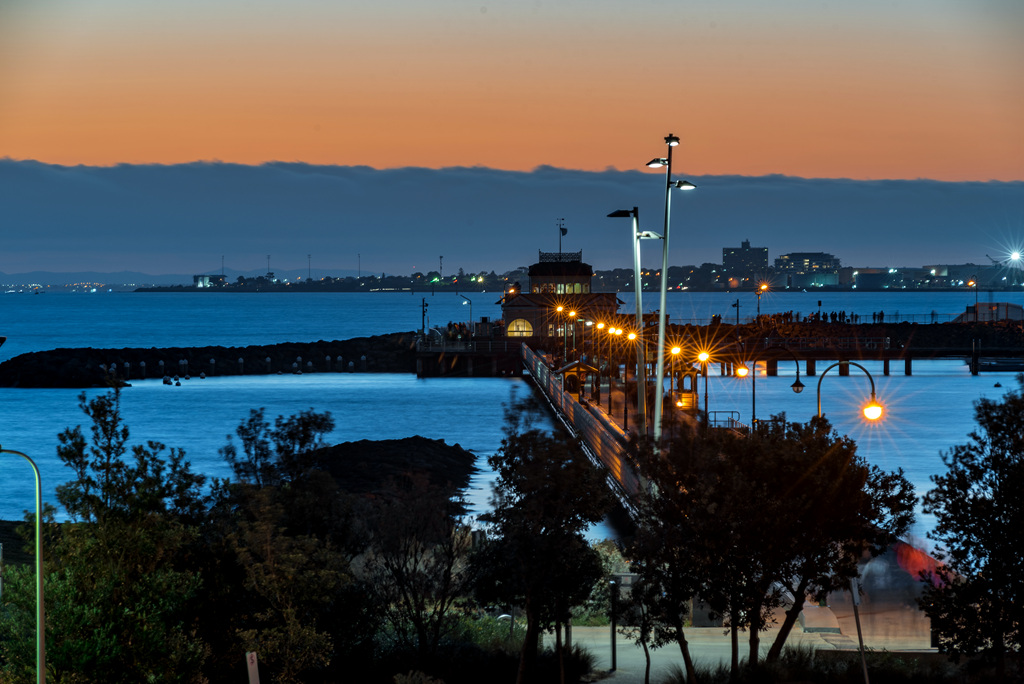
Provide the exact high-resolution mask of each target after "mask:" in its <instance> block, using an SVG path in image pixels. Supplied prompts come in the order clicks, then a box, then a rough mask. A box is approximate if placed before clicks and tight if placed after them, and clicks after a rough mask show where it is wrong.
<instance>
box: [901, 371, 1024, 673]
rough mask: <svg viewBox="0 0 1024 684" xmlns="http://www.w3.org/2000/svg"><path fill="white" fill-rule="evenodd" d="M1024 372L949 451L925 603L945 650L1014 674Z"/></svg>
mask: <svg viewBox="0 0 1024 684" xmlns="http://www.w3.org/2000/svg"><path fill="white" fill-rule="evenodd" d="M1022 388H1024V376H1018V389H1017V390H1010V391H1008V392H1007V393H1006V394H1005V396H1003V398H1002V399H1001V400H993V399H980V400H979V401H978V402H977V403H976V404H975V409H974V415H975V421H976V422H977V424H978V429H977V430H975V431H974V432H971V433H970V435H969V439H970V441H969V442H967V443H966V444H960V445H957V446H954V447H953V448H952V449H951V450H950V451H949V452H946V453H944V454H942V461H943V463H944V464H945V466H946V472H945V473H944V474H941V475H933V476H932V478H931V479H932V482H933V483H934V484H935V488H934V489H932V490H930V491H929V492H928V493H927V494H926V495H925V497H924V511H925V512H926V513H931V514H933V515H935V517H936V524H935V529H934V531H932V532H930V533H929V535H928V536H929V537H930V538H932V539H934V540H935V541H936V542H938V547H937V549H936V558H937V559H938V560H939V561H941V564H940V565H939V567H938V568H937V570H936V572H935V573H934V574H932V575H926V576H925V578H924V579H925V582H926V586H925V592H924V595H923V596H922V597H921V599H920V604H921V607H922V609H923V610H924V611H925V613H926V614H927V615H928V617H929V618H931V621H932V628H933V629H934V630H935V631H936V632H937V633H938V637H939V648H940V649H941V650H942V651H943V652H945V653H949V654H951V655H952V656H953V658H954V660H959V658H960V657H961V656H974V655H978V654H981V655H983V656H985V657H986V658H989V659H991V660H992V661H994V662H995V664H996V667H997V670H998V673H999V677H1000V679H1001V680H1002V678H1004V677H1005V676H1006V668H1007V660H1008V659H1007V656H1008V655H1009V654H1011V653H1013V654H1019V653H1020V651H1021V643H1022V636H1024V635H1022V634H1021V616H1022V614H1021V608H1020V606H1021V601H1022V599H1024V574H1022V573H1021V560H1020V554H1021V548H1022V546H1024V497H1022V496H1021V492H1022V491H1024V395H1022Z"/></svg>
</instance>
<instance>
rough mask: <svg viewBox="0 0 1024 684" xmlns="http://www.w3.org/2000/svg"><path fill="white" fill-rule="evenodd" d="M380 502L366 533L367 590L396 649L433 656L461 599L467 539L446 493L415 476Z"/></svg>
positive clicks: (457, 505)
mask: <svg viewBox="0 0 1024 684" xmlns="http://www.w3.org/2000/svg"><path fill="white" fill-rule="evenodd" d="M385 496H386V497H388V498H387V500H386V501H383V502H381V503H379V504H378V505H377V507H376V509H375V511H374V520H373V524H372V530H371V532H370V535H371V543H370V549H369V552H368V554H367V556H368V558H367V562H366V566H367V572H368V574H369V584H370V586H371V587H372V590H373V592H374V594H375V595H376V597H377V604H378V605H380V606H381V609H382V612H383V615H382V617H383V619H384V620H385V622H386V623H387V624H388V625H389V626H390V628H391V630H392V632H393V633H394V634H395V635H396V636H397V637H398V638H399V639H400V640H401V642H402V645H403V646H405V647H407V648H411V649H415V650H416V652H417V653H418V655H419V656H420V657H421V658H425V657H429V656H433V655H434V654H435V653H436V652H437V648H438V645H439V644H440V642H441V639H442V638H443V637H444V636H445V635H447V634H448V633H449V632H450V631H451V630H452V628H454V627H455V626H456V622H455V620H454V618H455V617H456V616H457V614H458V607H459V604H460V603H463V602H464V597H465V596H466V594H468V593H469V581H470V573H469V570H468V567H467V566H468V558H469V549H470V545H471V543H472V535H471V532H470V530H469V528H468V527H467V526H465V525H464V524H462V521H461V519H460V514H461V513H462V511H463V505H462V502H461V501H460V500H459V499H457V498H456V497H454V492H453V491H452V489H451V488H449V487H439V486H434V485H431V484H430V483H429V482H428V480H427V478H426V477H417V478H413V479H412V481H411V482H409V483H406V484H395V485H394V486H393V487H392V488H391V490H390V491H389V492H386V493H385Z"/></svg>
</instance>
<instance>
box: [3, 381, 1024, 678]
mask: <svg viewBox="0 0 1024 684" xmlns="http://www.w3.org/2000/svg"><path fill="white" fill-rule="evenodd" d="M1021 383H1022V386H1024V379H1022V380H1021ZM81 407H82V410H83V411H84V413H85V415H86V416H87V418H88V419H89V423H90V424H89V428H88V433H85V432H83V430H82V429H81V427H76V428H71V429H68V430H65V431H64V432H63V433H62V434H61V435H60V446H59V448H58V454H59V456H60V458H61V460H62V461H63V463H64V464H65V465H66V466H67V467H68V468H69V469H70V470H71V472H72V474H73V476H72V478H71V480H70V481H69V482H68V483H67V484H65V485H63V486H61V487H59V488H58V491H57V498H58V502H59V504H60V505H61V506H62V508H63V510H64V511H65V512H66V514H67V517H68V519H69V521H68V522H66V523H62V524H56V523H54V522H53V521H54V518H55V513H56V511H55V509H52V508H51V509H49V510H48V511H47V512H46V520H45V521H44V523H45V524H44V528H45V539H44V549H45V555H44V563H45V585H46V593H47V659H48V661H47V662H48V673H47V681H50V682H55V683H57V684H61V683H64V682H74V683H79V682H83V683H84V682H126V683H127V682H133V683H134V682H142V681H161V682H163V681H167V682H189V683H191V682H219V681H244V680H245V677H246V672H245V670H246V666H245V656H246V654H247V653H250V652H251V653H255V654H256V656H257V657H258V661H259V668H260V675H261V678H262V680H263V681H271V682H313V683H324V684H327V683H330V682H342V681H359V682H366V683H368V684H374V683H376V682H381V683H385V682H386V683H391V682H398V683H399V684H402V683H413V682H415V683H418V684H428V683H429V684H438V683H440V682H443V683H444V684H462V683H466V684H470V683H475V682H480V681H488V682H498V683H503V682H508V683H509V684H511V683H512V682H516V683H517V684H527V683H530V684H532V683H534V682H578V681H580V680H581V678H582V677H583V676H584V675H586V674H587V673H588V672H589V671H590V670H591V669H592V665H593V660H592V658H591V657H590V656H589V655H588V654H587V653H585V652H582V651H581V650H580V649H578V648H576V647H573V646H571V645H570V644H569V643H568V639H569V634H568V631H567V630H566V629H565V628H566V626H567V625H568V624H569V623H570V621H572V622H576V623H577V624H579V623H580V622H583V621H586V620H592V619H595V617H596V618H597V619H600V617H599V616H603V615H604V614H606V613H607V612H608V610H609V608H610V605H609V602H608V597H609V592H608V587H609V584H608V580H609V579H610V578H611V577H612V575H613V574H615V573H621V572H623V571H625V570H626V565H625V563H626V562H625V561H624V560H623V558H622V555H621V554H620V552H619V549H618V548H617V547H616V546H615V545H613V544H610V543H604V544H600V545H596V546H595V545H590V544H588V543H586V541H585V539H584V537H583V532H584V530H585V529H586V528H587V527H588V526H589V525H591V524H592V523H594V522H596V521H599V520H601V519H602V518H603V517H604V516H605V514H606V513H607V511H608V509H609V506H610V503H611V502H610V500H609V497H608V495H607V494H606V493H605V492H606V491H607V488H606V486H605V485H604V478H605V475H606V474H605V473H604V472H602V471H601V470H599V469H597V468H595V467H594V466H593V465H592V464H590V463H589V462H588V461H587V460H586V458H585V457H583V455H582V453H581V451H580V449H579V448H578V446H577V445H576V444H575V443H574V442H573V441H572V440H571V439H568V438H567V437H566V436H564V435H560V434H554V435H552V434H548V433H546V432H544V431H541V430H539V429H537V428H536V427H535V426H534V425H533V423H532V417H535V416H536V415H537V414H538V411H539V409H538V408H537V407H536V406H531V405H530V402H529V401H524V402H514V403H513V405H511V406H510V407H509V411H508V413H507V418H506V429H505V438H504V439H503V441H502V446H501V449H500V450H499V451H498V453H496V454H494V455H493V456H492V457H491V458H490V459H489V461H490V465H491V467H492V469H493V471H494V473H495V476H496V477H495V482H494V485H493V492H494V494H493V500H492V509H491V511H490V512H489V513H488V514H487V515H486V516H484V522H485V523H486V525H485V528H484V529H483V530H479V529H478V530H473V529H471V528H470V527H468V526H467V524H466V521H465V519H464V508H463V505H462V502H461V499H460V497H459V493H458V491H459V490H458V487H459V485H456V484H454V483H453V482H452V481H450V480H447V479H443V480H439V479H438V478H436V477H434V478H431V477H430V476H429V474H428V473H426V472H422V471H416V470H404V471H402V470H399V471H390V474H389V476H388V477H387V478H386V482H377V483H375V485H374V487H373V488H372V490H368V489H363V490H361V491H354V490H353V491H350V490H346V489H345V488H344V487H342V486H340V485H339V481H338V480H337V479H336V478H335V476H334V475H332V474H331V473H335V474H336V475H338V477H341V475H340V474H343V473H345V472H346V470H348V469H347V468H346V467H344V466H341V467H339V464H337V463H330V464H329V463H325V461H324V459H325V458H336V457H337V456H338V454H339V453H340V452H339V451H337V449H329V448H326V445H325V444H324V442H323V439H324V436H325V435H326V434H328V433H329V432H331V430H332V429H333V427H334V423H333V419H332V418H331V416H330V414H326V413H324V414H321V413H316V412H314V411H312V410H310V411H303V412H301V413H299V414H297V415H294V416H291V417H288V418H285V417H278V418H277V419H276V420H275V421H274V422H273V423H271V422H270V421H269V420H268V419H267V417H266V416H265V415H264V413H263V411H262V410H254V411H252V412H251V413H250V415H249V417H248V419H247V420H245V421H244V422H243V423H242V424H241V425H239V426H238V429H237V430H236V432H235V436H234V437H233V438H230V439H229V441H228V444H227V445H226V446H225V447H224V448H223V449H222V455H223V457H224V458H225V459H226V460H227V462H228V463H229V465H230V466H231V470H232V477H230V478H228V479H225V480H214V481H212V482H207V481H206V479H205V478H204V477H203V476H201V475H199V474H197V473H194V472H192V470H191V467H190V464H189V462H188V460H187V459H186V458H185V454H184V453H183V452H181V451H180V450H176V449H170V450H168V449H167V448H166V447H164V446H163V445H161V444H157V443H154V442H147V443H145V444H135V445H131V444H130V443H129V431H128V428H127V426H126V425H125V424H124V422H123V420H122V417H121V412H120V393H119V390H118V389H116V388H115V389H113V390H111V391H110V392H108V393H106V394H102V395H99V396H96V397H94V398H92V399H87V398H86V396H85V395H82V397H81ZM977 416H978V422H979V426H980V428H979V431H978V432H977V433H975V434H972V435H971V442H970V443H969V444H966V445H963V446H960V447H955V448H954V449H953V450H952V451H951V452H950V453H949V454H946V455H944V460H945V462H946V465H947V468H948V469H949V472H948V473H947V474H945V475H942V476H936V477H935V478H934V482H935V485H936V487H935V489H934V490H932V491H931V492H929V493H928V494H927V496H926V497H925V506H926V509H927V510H929V511H931V512H933V513H935V514H936V516H937V518H938V520H939V525H938V526H937V528H936V531H935V533H934V534H935V538H936V540H937V541H939V542H940V547H939V554H940V558H941V559H943V560H945V561H946V564H945V565H943V566H940V567H939V568H936V569H934V570H933V571H932V572H931V573H930V574H928V575H927V576H926V577H924V579H925V580H926V582H927V586H928V589H927V591H926V593H925V596H924V597H923V599H922V600H923V604H922V607H923V608H924V610H925V611H926V612H928V614H929V615H930V616H932V618H933V626H934V627H935V628H936V630H937V632H938V636H939V639H940V644H941V646H942V650H943V652H946V653H949V654H951V655H953V656H955V657H958V658H959V657H963V658H964V660H963V661H962V663H961V665H960V667H957V668H954V667H953V666H952V665H947V664H941V666H939V665H934V664H932V665H928V664H925V663H922V662H918V661H914V660H909V659H907V660H904V659H901V658H900V657H898V656H892V655H891V654H872V657H871V661H870V668H871V670H872V681H875V682H876V683H877V682H879V681H886V682H907V683H912V682H924V681H933V682H947V681H948V682H987V681H993V682H995V681H1013V680H1014V678H1019V677H1020V675H1021V671H1020V666H1019V654H1020V647H1021V630H1020V616H1019V614H1018V613H1017V612H1016V611H1015V610H1014V609H1015V606H1016V604H1017V603H1018V602H1019V601H1018V599H1019V595H1020V591H1021V588H1022V586H1024V585H1022V581H1024V580H1022V578H1021V577H1020V572H1019V569H1020V567H1019V560H1018V559H1019V554H1017V551H1016V550H1017V549H1019V548H1020V547H1021V543H1022V542H1024V539H1022V538H1021V535H1022V530H1024V520H1022V519H1021V515H1022V514H1021V503H1020V497H1019V496H1018V495H1017V493H1018V492H1019V491H1020V490H1021V485H1022V484H1024V441H1022V438H1021V435H1022V434H1024V425H1022V424H1024V397H1022V393H1021V391H1019V390H1018V391H1016V392H1013V391H1011V392H1009V393H1008V394H1007V395H1006V397H1005V398H1004V399H1003V400H1002V401H988V400H984V401H982V402H980V403H979V405H978V409H977ZM668 434H670V435H671V439H669V440H668V441H667V443H666V444H665V445H663V449H662V450H661V451H660V453H658V454H655V453H653V452H652V451H650V450H649V449H648V448H647V446H646V445H643V444H640V445H637V448H636V451H635V456H636V465H637V467H638V468H639V470H640V472H641V473H642V474H643V475H644V477H645V479H646V482H648V483H649V485H650V486H649V488H648V489H647V491H646V492H645V493H643V494H641V495H640V497H639V498H638V500H637V501H636V504H637V509H638V516H637V523H638V524H637V529H636V533H635V534H634V535H633V536H632V538H631V539H629V540H628V544H627V545H626V548H625V551H626V553H625V555H626V557H628V558H629V563H630V565H629V569H630V570H631V571H632V573H634V580H635V581H634V582H633V590H632V593H631V594H630V595H628V596H627V595H622V596H621V598H622V600H623V601H624V603H623V604H621V605H620V606H619V615H620V624H626V625H627V627H624V628H622V632H623V633H624V634H627V635H628V636H629V637H630V638H631V639H632V640H634V641H635V642H636V643H637V645H638V646H639V647H640V648H642V649H643V652H644V653H645V654H647V655H648V665H649V663H650V660H649V657H650V654H651V652H652V651H653V650H654V649H658V648H663V647H666V646H668V647H670V648H672V649H674V650H675V649H678V653H679V657H680V660H681V662H682V667H681V669H680V672H679V673H678V676H677V677H676V678H675V679H676V681H684V680H685V681H686V682H688V683H689V684H694V683H695V682H724V681H730V682H755V681H756V682H794V681H805V682H848V681H849V682H852V681H860V677H861V676H862V674H863V673H862V672H860V669H859V662H849V661H847V660H842V659H831V658H826V657H825V656H824V654H816V653H811V652H805V651H799V650H798V651H793V650H790V649H787V648H786V639H787V637H788V635H789V634H790V633H791V630H792V629H793V626H794V625H795V624H796V621H797V620H798V618H799V613H800V610H801V608H802V605H803V601H802V600H796V601H791V602H786V601H785V600H784V599H785V596H786V595H787V594H788V595H790V596H793V597H798V598H799V597H808V598H815V597H820V596H824V595H825V594H827V593H829V592H830V591H834V590H836V589H838V588H840V587H846V586H848V582H849V579H850V578H851V577H854V576H856V574H857V573H858V566H859V563H860V562H861V561H862V560H863V558H865V557H870V556H872V555H875V554H878V553H881V552H882V551H883V550H884V549H885V548H886V547H887V546H888V545H889V544H890V543H892V542H893V541H894V540H895V539H897V538H898V537H899V536H900V535H902V534H903V533H904V532H905V530H906V528H907V526H908V525H909V524H910V521H911V520H912V512H913V507H914V503H915V501H916V499H915V497H914V494H913V490H912V488H911V487H910V485H909V483H908V482H907V481H906V479H905V478H904V477H903V475H902V473H900V472H899V471H897V472H885V471H882V470H880V469H878V468H875V467H871V466H869V465H867V464H866V463H864V462H863V460H862V459H861V458H860V457H859V456H858V455H857V453H856V445H855V444H854V443H853V442H852V441H850V440H849V439H847V438H845V437H841V436H838V435H836V434H835V433H834V432H833V431H832V429H831V426H830V425H829V424H828V422H827V421H825V420H824V419H821V418H815V419H812V420H811V421H810V422H808V423H791V422H787V421H786V420H785V418H784V417H783V416H778V417H776V418H775V419H774V420H772V421H765V422H764V423H763V424H762V426H761V428H760V429H759V430H758V431H756V432H755V433H753V434H750V435H748V436H746V437H740V436H738V435H736V434H733V433H729V432H719V431H712V432H710V433H708V432H706V431H705V430H703V429H702V427H701V426H700V425H699V424H692V425H691V424H682V425H677V426H674V427H673V429H672V430H671V431H670V432H669V433H668ZM694 597H699V598H700V600H701V601H703V602H704V603H705V604H706V605H707V606H708V607H709V608H710V609H711V611H712V613H714V614H716V615H717V616H719V617H720V618H721V619H722V621H723V623H724V625H725V628H726V630H728V633H729V634H730V635H731V637H732V638H731V643H732V657H731V662H730V663H729V664H728V665H726V666H724V667H720V668H714V669H707V668H704V669H702V668H700V667H699V666H697V665H695V663H694V660H693V657H692V654H691V653H690V652H689V644H688V641H687V636H686V635H687V632H688V630H690V629H691V623H690V609H691V606H692V599H693V598H694ZM787 606H788V609H787V610H786V612H785V613H784V615H783V617H782V625H781V628H780V629H779V630H777V632H776V634H777V637H776V638H775V640H774V641H773V643H771V644H765V645H763V646H764V647H762V644H761V641H760V639H761V635H762V634H763V633H764V631H765V630H766V629H767V627H768V625H769V622H770V621H771V620H772V619H773V617H772V616H773V615H774V614H775V611H776V610H777V609H779V608H782V607H787ZM502 613H512V614H517V615H520V616H522V618H523V619H521V620H517V621H514V622H510V621H509V620H508V619H507V615H506V616H502V617H499V615H500V614H502ZM34 618H35V603H34V577H33V569H32V568H31V566H28V565H21V566H8V567H4V568H3V594H2V604H0V682H2V683H4V684H6V683H8V682H9V683H11V684H15V683H19V682H31V681H34V680H35V671H34V668H35V660H34V656H35V648H34V647H35V636H34V629H35V625H34ZM741 633H743V634H745V638H746V641H747V644H746V648H745V649H742V648H741V645H740V640H739V635H740V634H741ZM544 634H547V635H549V636H547V637H546V638H545V639H544V641H545V643H547V644H549V646H548V648H541V645H540V644H541V636H542V635H544ZM743 651H745V653H744V652H743Z"/></svg>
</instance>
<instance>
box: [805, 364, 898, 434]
mask: <svg viewBox="0 0 1024 684" xmlns="http://www.w3.org/2000/svg"><path fill="white" fill-rule="evenodd" d="M843 365H846V366H856V367H857V368H860V369H861V370H862V371H864V375H866V376H868V381H869V382H870V383H871V399H870V401H868V403H867V404H865V405H864V407H863V409H862V412H863V413H864V417H865V418H867V419H868V420H871V421H874V420H878V419H879V418H881V417H882V412H883V409H882V405H881V404H879V403H878V399H876V398H875V379H874V378H873V377H871V373H869V372H868V369H867V368H865V367H864V366H862V365H860V364H859V363H857V362H856V361H836V362H835V363H833V364H832V365H831V366H829V367H828V368H826V369H825V370H824V371H822V373H821V377H820V378H818V417H819V418H821V416H822V413H821V381H822V380H824V379H825V375H826V374H827V373H828V372H829V371H830V370H832V369H833V368H835V367H836V366H843Z"/></svg>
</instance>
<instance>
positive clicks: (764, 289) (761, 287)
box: [757, 283, 768, 321]
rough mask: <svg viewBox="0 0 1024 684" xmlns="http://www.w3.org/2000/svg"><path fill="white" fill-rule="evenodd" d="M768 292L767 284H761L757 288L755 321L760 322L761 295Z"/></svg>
mask: <svg viewBox="0 0 1024 684" xmlns="http://www.w3.org/2000/svg"><path fill="white" fill-rule="evenodd" d="M767 291H768V283H761V284H760V285H758V286H757V320H758V321H760V320H761V295H763V294H764V293H765V292H767Z"/></svg>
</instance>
